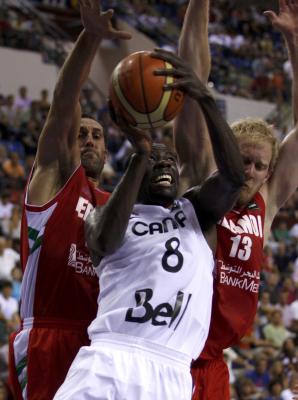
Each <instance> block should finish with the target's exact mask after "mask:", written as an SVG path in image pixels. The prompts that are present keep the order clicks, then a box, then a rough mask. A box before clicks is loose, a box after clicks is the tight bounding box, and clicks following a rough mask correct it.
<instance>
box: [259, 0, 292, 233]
mask: <svg viewBox="0 0 298 400" xmlns="http://www.w3.org/2000/svg"><path fill="white" fill-rule="evenodd" d="M265 14H266V15H267V16H268V17H269V18H270V19H271V22H272V24H273V26H274V27H275V28H277V29H278V30H279V31H280V32H281V33H282V34H283V36H284V39H285V41H286V44H287V47H288V52H289V58H290V61H291V64H292V68H293V86H292V87H293V89H292V90H293V115H294V121H295V127H294V129H293V130H292V131H291V132H290V133H288V135H287V136H286V137H285V139H284V140H283V141H282V143H281V147H280V153H279V157H278V160H277V163H276V166H275V169H274V172H273V173H272V176H271V177H270V179H269V180H268V184H267V185H265V186H264V188H263V189H262V194H263V195H264V197H265V199H266V198H267V218H266V223H267V228H268V227H269V225H271V222H272V220H273V218H274V216H275V215H276V213H277V212H278V210H279V208H280V207H281V206H282V205H283V204H284V203H285V201H286V200H287V199H288V198H289V197H290V196H291V195H292V194H293V193H294V192H295V190H296V188H297V186H298V159H297V154H298V126H297V116H298V0H293V1H285V0H280V2H279V14H278V15H277V14H275V13H274V12H273V11H267V12H266V13H265Z"/></svg>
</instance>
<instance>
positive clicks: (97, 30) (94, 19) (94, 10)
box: [79, 0, 131, 40]
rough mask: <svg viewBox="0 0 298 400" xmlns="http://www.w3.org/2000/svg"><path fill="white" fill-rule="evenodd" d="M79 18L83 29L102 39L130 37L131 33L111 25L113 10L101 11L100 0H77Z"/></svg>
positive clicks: (125, 38)
mask: <svg viewBox="0 0 298 400" xmlns="http://www.w3.org/2000/svg"><path fill="white" fill-rule="evenodd" d="M79 3H80V12H81V20H82V24H83V26H84V28H85V30H86V31H87V32H89V33H92V34H93V35H96V36H100V37H101V38H103V39H124V40H127V39H130V38H131V34H130V33H129V32H125V31H118V30H117V29H115V28H114V27H113V25H112V22H111V19H112V17H113V15H114V10H112V9H110V10H107V11H104V12H102V11H101V8H100V0H79Z"/></svg>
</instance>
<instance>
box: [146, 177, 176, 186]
mask: <svg viewBox="0 0 298 400" xmlns="http://www.w3.org/2000/svg"><path fill="white" fill-rule="evenodd" d="M151 182H152V183H153V184H154V185H159V186H171V184H172V183H173V178H172V177H171V175H168V174H161V175H158V176H156V177H155V178H153V179H152V181H151Z"/></svg>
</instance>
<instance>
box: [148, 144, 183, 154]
mask: <svg viewBox="0 0 298 400" xmlns="http://www.w3.org/2000/svg"><path fill="white" fill-rule="evenodd" d="M151 153H152V154H168V155H171V156H174V157H175V158H177V153H176V152H175V151H174V150H172V149H170V148H169V147H167V146H166V145H164V144H162V143H153V145H152V151H151Z"/></svg>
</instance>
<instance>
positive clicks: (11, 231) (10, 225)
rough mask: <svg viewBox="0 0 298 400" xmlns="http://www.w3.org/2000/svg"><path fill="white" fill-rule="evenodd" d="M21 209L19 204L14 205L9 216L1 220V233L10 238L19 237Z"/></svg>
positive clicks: (16, 238)
mask: <svg viewBox="0 0 298 400" xmlns="http://www.w3.org/2000/svg"><path fill="white" fill-rule="evenodd" d="M21 217H22V214H21V209H20V207H19V206H14V207H13V209H12V213H11V217H10V219H8V220H5V221H3V223H2V230H3V234H4V235H5V236H7V237H9V238H10V239H12V240H20V237H21Z"/></svg>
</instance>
